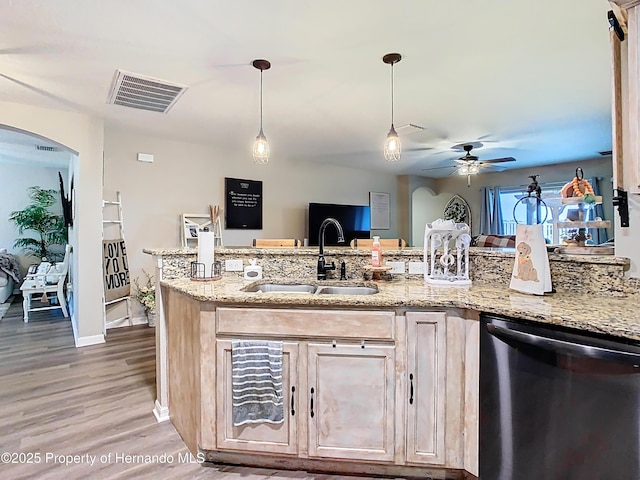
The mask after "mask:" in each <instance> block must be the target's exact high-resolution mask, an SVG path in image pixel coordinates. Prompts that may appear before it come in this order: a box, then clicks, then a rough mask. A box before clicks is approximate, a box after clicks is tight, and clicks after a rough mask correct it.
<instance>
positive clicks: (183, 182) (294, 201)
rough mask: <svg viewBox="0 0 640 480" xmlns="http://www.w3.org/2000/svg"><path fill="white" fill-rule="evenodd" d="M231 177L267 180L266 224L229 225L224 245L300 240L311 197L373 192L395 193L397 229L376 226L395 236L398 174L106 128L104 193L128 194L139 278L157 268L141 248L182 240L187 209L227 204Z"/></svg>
mask: <svg viewBox="0 0 640 480" xmlns="http://www.w3.org/2000/svg"><path fill="white" fill-rule="evenodd" d="M139 152H141V153H150V154H153V155H154V159H155V161H154V163H142V162H138V161H137V160H136V159H137V154H138V153H139ZM225 177H233V178H245V179H250V180H261V181H262V182H263V229H262V230H223V233H222V236H223V241H224V244H225V246H233V245H249V243H250V241H251V240H252V239H253V238H291V237H293V238H299V239H302V238H304V237H305V236H306V228H307V227H306V222H307V219H306V212H307V208H308V203H309V202H327V203H343V204H360V205H366V204H368V203H369V192H370V191H376V192H387V193H390V194H391V195H390V196H391V229H390V230H384V231H377V232H375V233H376V234H378V233H379V234H380V235H382V236H383V237H389V238H394V237H397V228H398V227H397V223H398V222H397V213H396V212H397V193H396V177H395V176H394V175H385V174H381V173H377V172H366V171H361V170H355V169H350V168H343V167H337V166H330V165H318V164H311V163H307V162H305V161H304V160H303V159H292V158H286V157H284V156H282V155H277V154H276V153H275V152H272V160H271V162H270V163H269V164H268V165H255V164H254V163H253V161H252V158H251V152H250V150H248V149H247V150H246V151H237V152H228V151H223V150H220V149H216V148H215V147H211V146H204V145H197V144H193V143H186V142H179V141H173V140H166V139H163V138H159V137H153V136H147V135H143V134H136V133H128V132H124V131H120V130H115V129H110V128H108V129H107V130H106V131H105V185H104V192H105V198H106V197H114V196H115V192H116V191H120V192H121V194H122V202H123V211H124V213H123V215H124V222H125V235H126V239H127V251H128V257H129V263H130V268H131V274H132V277H133V278H136V277H139V276H140V275H141V269H142V268H144V269H145V270H146V271H148V272H151V271H152V267H153V265H152V261H151V257H150V256H149V255H145V254H143V253H142V249H143V248H146V247H149V248H152V247H177V246H179V245H180V236H179V231H180V230H179V228H180V224H179V220H180V219H179V216H180V214H181V213H207V212H208V205H210V204H212V205H216V204H218V205H221V206H224V178H225ZM223 228H224V225H223Z"/></svg>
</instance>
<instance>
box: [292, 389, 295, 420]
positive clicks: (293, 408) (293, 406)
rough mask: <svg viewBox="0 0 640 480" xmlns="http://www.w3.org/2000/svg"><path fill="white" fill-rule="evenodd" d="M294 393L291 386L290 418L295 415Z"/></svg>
mask: <svg viewBox="0 0 640 480" xmlns="http://www.w3.org/2000/svg"><path fill="white" fill-rule="evenodd" d="M294 393H296V387H294V386H292V387H291V416H294V415H295V414H296V408H295V398H294V396H293V394H294Z"/></svg>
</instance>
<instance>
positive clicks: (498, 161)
mask: <svg viewBox="0 0 640 480" xmlns="http://www.w3.org/2000/svg"><path fill="white" fill-rule="evenodd" d="M515 161H516V159H515V158H513V157H504V158H493V159H491V160H482V161H481V162H480V163H504V162H515Z"/></svg>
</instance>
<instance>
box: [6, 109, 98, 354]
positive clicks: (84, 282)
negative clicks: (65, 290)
mask: <svg viewBox="0 0 640 480" xmlns="http://www.w3.org/2000/svg"><path fill="white" fill-rule="evenodd" d="M0 124H2V125H6V126H8V127H12V128H17V129H20V130H23V131H25V132H31V133H34V134H37V135H40V136H42V137H44V138H47V139H49V140H52V141H54V142H57V143H59V144H61V145H63V146H65V147H67V148H69V149H71V150H73V151H75V152H77V153H78V154H79V157H76V158H75V159H74V161H73V166H72V170H73V175H74V177H75V185H76V195H75V200H76V201H75V227H74V228H72V229H71V230H70V232H69V242H70V243H71V245H73V266H72V272H71V273H72V276H73V282H74V284H73V302H72V305H71V309H72V311H73V314H72V323H73V326H74V332H75V336H76V344H78V345H84V344H90V343H98V342H101V341H104V337H103V321H102V258H101V254H102V252H101V248H100V245H101V238H102V237H101V231H102V215H101V211H102V210H101V209H102V185H101V177H102V150H103V124H102V121H101V120H99V119H96V118H93V117H91V116H89V115H83V114H78V113H71V112H64V111H61V110H54V109H46V108H39V107H32V106H28V105H22V104H16V103H9V102H2V103H0Z"/></svg>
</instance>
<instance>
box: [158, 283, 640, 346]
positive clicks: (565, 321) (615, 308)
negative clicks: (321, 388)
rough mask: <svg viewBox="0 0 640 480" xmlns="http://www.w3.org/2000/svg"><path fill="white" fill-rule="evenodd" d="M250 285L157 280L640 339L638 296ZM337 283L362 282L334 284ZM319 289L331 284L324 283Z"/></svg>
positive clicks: (276, 301)
mask: <svg viewBox="0 0 640 480" xmlns="http://www.w3.org/2000/svg"><path fill="white" fill-rule="evenodd" d="M259 282H262V283H292V281H291V279H274V278H270V279H268V280H260V281H259ZM250 283H252V281H247V280H243V279H240V278H237V277H233V278H232V277H228V278H227V277H223V278H222V279H220V280H216V281H206V282H199V281H192V280H190V279H188V278H180V279H175V280H167V281H163V282H161V284H162V285H163V286H165V287H170V288H172V289H174V290H176V291H178V292H181V293H184V294H186V295H188V296H190V297H192V298H194V299H196V300H200V301H203V302H215V303H217V304H225V305H233V304H236V305H237V304H242V305H254V306H262V307H265V306H278V307H281V306H288V307H309V308H314V307H318V306H325V307H332V308H367V309H399V308H418V309H419V308H427V307H436V308H462V309H470V310H475V311H479V312H486V313H494V314H498V315H505V316H511V317H516V318H521V319H524V320H532V321H536V322H541V323H546V324H554V325H561V326H564V327H570V328H575V329H579V330H583V331H589V332H595V333H601V334H609V335H614V336H617V337H621V338H626V339H630V340H637V341H640V309H638V303H637V298H635V299H634V298H632V297H630V298H612V297H609V296H604V295H603V296H594V295H579V294H561V293H553V294H547V295H544V296H535V295H526V294H522V293H518V292H516V291H514V290H510V289H508V288H506V287H502V286H496V285H471V286H468V287H447V286H439V285H429V284H427V283H425V282H424V281H423V280H404V279H398V280H393V281H379V282H374V283H375V284H376V285H377V286H378V288H379V293H377V294H374V295H316V294H286V293H284V294H282V293H250V292H244V291H242V289H243V288H244V287H245V286H247V285H249V284H250ZM295 283H311V284H318V281H317V280H316V279H315V278H312V279H296V281H295ZM334 283H335V284H337V285H345V284H346V285H353V284H364V283H363V282H352V281H348V282H342V283H340V281H334ZM322 284H323V285H327V284H329V283H327V282H322Z"/></svg>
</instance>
